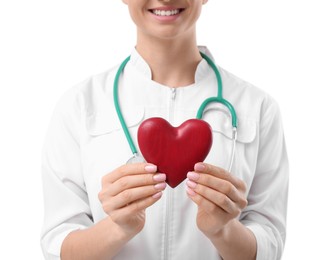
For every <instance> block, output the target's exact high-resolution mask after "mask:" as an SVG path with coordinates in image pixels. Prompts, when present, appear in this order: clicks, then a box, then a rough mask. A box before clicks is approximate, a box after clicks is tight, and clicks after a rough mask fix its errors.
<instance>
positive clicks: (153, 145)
mask: <svg viewBox="0 0 329 260" xmlns="http://www.w3.org/2000/svg"><path fill="white" fill-rule="evenodd" d="M137 138H138V144H139V148H140V150H141V153H142V154H143V156H144V158H145V160H146V161H147V162H149V163H153V164H155V165H157V166H158V172H161V173H165V174H166V175H167V180H166V182H167V183H168V184H169V186H170V187H172V188H175V187H176V186H178V185H179V184H180V183H181V182H182V181H183V180H184V179H185V178H186V174H187V173H188V172H189V171H193V169H194V165H195V164H196V163H197V162H202V161H203V160H204V159H205V158H206V157H207V155H208V153H209V151H210V148H211V145H212V132H211V127H210V125H209V124H208V123H207V122H205V121H203V120H199V119H190V120H187V121H185V122H184V123H183V124H181V125H180V126H178V127H173V126H172V125H170V124H169V123H168V122H167V121H166V120H164V119H162V118H158V117H154V118H150V119H147V120H145V121H144V122H143V123H142V124H141V125H140V127H139V129H138V134H137Z"/></svg>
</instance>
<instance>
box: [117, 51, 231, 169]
mask: <svg viewBox="0 0 329 260" xmlns="http://www.w3.org/2000/svg"><path fill="white" fill-rule="evenodd" d="M200 54H201V56H202V58H204V59H205V60H206V61H207V62H208V64H209V65H210V67H211V68H212V69H213V71H214V73H215V75H216V79H217V97H210V98H207V99H206V100H205V101H203V103H202V104H201V106H200V108H199V110H198V112H197V116H196V118H197V119H202V115H203V112H204V110H205V108H206V107H207V106H208V105H209V104H210V103H221V104H223V105H224V106H225V107H227V109H228V110H229V111H230V114H231V119H232V132H233V134H232V139H233V146H232V155H231V162H230V167H229V171H230V170H231V167H232V163H233V157H234V151H235V141H236V138H237V135H236V132H237V116H236V112H235V109H234V107H233V105H232V104H231V103H230V102H228V101H227V100H226V99H224V98H223V94H222V88H223V87H222V78H221V76H220V73H219V70H218V68H217V66H216V65H215V63H214V62H213V61H212V60H211V59H210V58H209V57H208V56H207V55H206V54H204V53H202V52H200ZM129 60H130V56H128V57H127V58H126V59H125V60H124V61H123V62H122V63H121V65H120V67H119V69H118V71H117V73H116V75H115V79H114V83H113V98H114V106H115V109H116V112H117V115H118V118H119V120H120V123H121V126H122V129H123V131H124V134H125V136H126V138H127V141H128V143H129V146H130V149H131V151H132V153H133V155H134V157H135V156H136V155H137V149H136V146H135V144H134V141H133V140H132V137H131V135H130V133H129V130H128V127H127V124H126V122H125V120H124V117H123V115H122V112H121V109H120V104H119V98H118V96H119V95H118V87H119V79H120V75H121V74H122V72H123V70H124V68H125V66H126V64H127V63H128V62H129Z"/></svg>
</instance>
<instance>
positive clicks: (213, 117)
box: [203, 107, 256, 143]
mask: <svg viewBox="0 0 329 260" xmlns="http://www.w3.org/2000/svg"><path fill="white" fill-rule="evenodd" d="M237 118H238V119H237V122H238V127H237V133H238V134H237V142H240V143H251V142H252V141H253V140H254V139H255V137H256V122H255V121H254V120H252V119H249V118H246V117H243V116H239V115H238V116H237ZM203 120H205V121H207V122H208V123H209V124H210V125H211V128H212V130H213V132H214V133H220V134H222V135H223V136H225V137H226V138H228V139H232V119H231V114H230V113H229V112H228V110H227V109H225V108H221V107H212V108H208V109H206V110H205V112H204V114H203Z"/></svg>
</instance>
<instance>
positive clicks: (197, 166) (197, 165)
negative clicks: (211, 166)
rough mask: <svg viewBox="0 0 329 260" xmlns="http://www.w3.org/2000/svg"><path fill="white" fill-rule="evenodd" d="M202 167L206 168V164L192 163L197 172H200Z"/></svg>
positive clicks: (202, 169)
mask: <svg viewBox="0 0 329 260" xmlns="http://www.w3.org/2000/svg"><path fill="white" fill-rule="evenodd" d="M204 169H206V166H205V165H204V164H203V163H197V164H195V165H194V170H196V171H198V172H202V171H204Z"/></svg>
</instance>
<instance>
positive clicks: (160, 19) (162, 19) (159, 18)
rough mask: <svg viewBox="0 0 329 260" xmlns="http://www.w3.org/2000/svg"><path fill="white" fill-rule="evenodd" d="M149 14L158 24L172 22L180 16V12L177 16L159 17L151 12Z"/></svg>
mask: <svg viewBox="0 0 329 260" xmlns="http://www.w3.org/2000/svg"><path fill="white" fill-rule="evenodd" d="M150 14H151V15H152V16H153V17H154V18H155V19H157V20H158V21H160V22H173V21H176V20H177V18H178V17H179V16H180V14H181V12H180V13H178V14H175V15H169V16H160V15H156V14H154V13H152V12H150Z"/></svg>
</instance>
